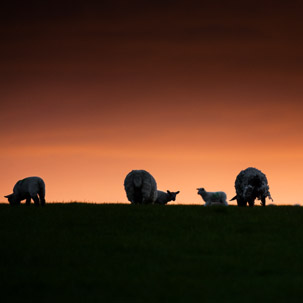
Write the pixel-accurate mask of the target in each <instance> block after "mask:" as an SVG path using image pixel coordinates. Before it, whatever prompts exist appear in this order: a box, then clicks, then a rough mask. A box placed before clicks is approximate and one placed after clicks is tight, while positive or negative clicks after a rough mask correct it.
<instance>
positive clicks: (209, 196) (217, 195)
mask: <svg viewBox="0 0 303 303" xmlns="http://www.w3.org/2000/svg"><path fill="white" fill-rule="evenodd" d="M197 190H198V195H200V196H201V197H202V199H203V200H204V201H205V204H204V206H211V205H225V206H228V203H227V202H226V193H225V192H223V191H217V192H207V191H206V190H205V189H204V188H197Z"/></svg>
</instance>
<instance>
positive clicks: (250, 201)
mask: <svg viewBox="0 0 303 303" xmlns="http://www.w3.org/2000/svg"><path fill="white" fill-rule="evenodd" d="M248 205H249V207H254V205H255V200H254V199H250V200H249V201H248Z"/></svg>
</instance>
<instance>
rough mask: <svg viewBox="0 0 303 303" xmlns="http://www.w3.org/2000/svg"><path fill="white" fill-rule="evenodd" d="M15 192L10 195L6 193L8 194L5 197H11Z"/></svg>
mask: <svg viewBox="0 0 303 303" xmlns="http://www.w3.org/2000/svg"><path fill="white" fill-rule="evenodd" d="M12 195H13V194H10V195H6V196H4V198H9V197H11V196H12Z"/></svg>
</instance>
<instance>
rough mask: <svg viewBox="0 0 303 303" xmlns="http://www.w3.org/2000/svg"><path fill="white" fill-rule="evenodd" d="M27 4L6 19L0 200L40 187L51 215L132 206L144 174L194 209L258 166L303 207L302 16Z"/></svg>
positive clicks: (270, 6) (295, 8) (281, 7)
mask: <svg viewBox="0 0 303 303" xmlns="http://www.w3.org/2000/svg"><path fill="white" fill-rule="evenodd" d="M29 3H30V4H32V5H28V6H26V7H20V6H19V7H18V6H16V5H15V4H11V5H9V4H8V6H7V13H6V14H5V13H4V14H3V12H2V13H1V14H3V16H1V17H2V18H1V20H2V21H1V27H0V28H1V30H0V31H1V36H2V37H3V47H1V50H0V60H1V62H0V64H1V66H2V68H1V75H0V79H1V82H0V90H1V103H0V116H1V119H0V136H1V142H2V144H1V153H0V169H1V172H2V174H1V177H0V192H1V193H2V195H5V194H8V193H10V192H11V191H12V187H13V185H14V184H15V182H16V181H17V180H19V179H21V178H24V177H26V176H33V175H38V176H41V177H42V178H43V179H44V180H45V182H46V187H47V196H46V198H47V200H48V201H71V200H77V201H95V202H126V201H127V199H126V196H125V193H124V189H123V181H124V178H125V176H126V174H127V173H128V172H129V171H130V170H132V169H146V170H148V171H149V172H150V173H152V174H153V176H154V177H155V179H156V181H157V183H158V188H159V189H162V190H166V189H170V190H173V191H176V190H180V191H181V193H180V195H179V196H178V199H177V202H180V203H201V202H202V200H201V198H200V197H199V196H198V195H197V194H196V187H205V188H206V189H207V190H210V191H216V190H223V191H225V192H226V193H227V196H228V198H232V197H233V196H234V194H235V190H234V181H235V178H236V176H237V174H238V173H239V172H240V171H241V170H242V169H245V168H247V167H249V166H254V167H257V168H258V169H260V170H262V171H263V172H264V173H265V174H266V175H267V177H268V180H269V186H270V191H271V194H272V196H273V198H274V200H275V203H278V204H279V203H281V204H293V203H303V201H301V194H300V191H301V171H302V170H303V153H302V151H303V144H302V142H303V141H302V131H303V122H302V117H301V116H302V112H303V103H302V97H303V87H302V80H303V79H302V78H303V72H302V67H303V66H302V62H303V60H302V59H303V58H302V54H303V52H302V51H303V45H302V41H301V37H302V34H303V26H302V18H301V14H300V13H299V12H300V9H302V5H301V4H300V3H299V2H296V1H294V2H292V5H291V6H290V5H289V6H287V4H282V1H281V3H280V2H279V1H262V2H261V1H260V2H258V1H254V2H252V1H248V2H245V4H243V3H242V2H240V1H230V2H229V5H224V4H222V5H215V4H212V3H209V4H207V5H206V4H204V5H201V4H197V3H198V2H196V1H173V2H170V3H169V2H167V4H163V3H162V4H157V3H153V4H151V3H150V4H147V2H146V3H145V1H130V2H128V5H126V4H124V2H123V1H117V2H115V5H113V4H112V1H104V2H102V4H98V5H97V4H91V5H88V2H87V3H86V4H83V3H80V2H79V3H78V2H77V1H75V2H73V6H72V7H71V6H70V4H69V2H68V1H63V2H61V5H60V6H59V5H57V4H56V1H55V2H52V4H50V3H48V1H46V2H44V3H43V4H41V3H40V4H38V3H35V1H29ZM130 3H131V4H130ZM20 5H22V4H20ZM147 5H148V6H147ZM3 200H4V198H3Z"/></svg>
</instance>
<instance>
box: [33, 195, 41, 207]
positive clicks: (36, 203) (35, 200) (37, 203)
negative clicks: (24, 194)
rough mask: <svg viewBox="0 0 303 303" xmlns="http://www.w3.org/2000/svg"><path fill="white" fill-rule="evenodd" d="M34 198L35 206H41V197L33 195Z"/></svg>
mask: <svg viewBox="0 0 303 303" xmlns="http://www.w3.org/2000/svg"><path fill="white" fill-rule="evenodd" d="M32 199H33V200H34V203H35V206H39V198H38V195H35V196H33V197H32Z"/></svg>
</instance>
